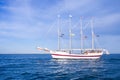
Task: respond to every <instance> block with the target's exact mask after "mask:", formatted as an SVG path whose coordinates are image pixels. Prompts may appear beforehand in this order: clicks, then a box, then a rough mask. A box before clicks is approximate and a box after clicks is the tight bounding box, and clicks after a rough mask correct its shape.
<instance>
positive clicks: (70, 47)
mask: <svg viewBox="0 0 120 80" xmlns="http://www.w3.org/2000/svg"><path fill="white" fill-rule="evenodd" d="M71 19H72V15H69V36H70V41H69V49H70V52H71V50H72V30H71V26H72V24H71Z"/></svg>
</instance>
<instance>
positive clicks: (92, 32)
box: [91, 19, 94, 49]
mask: <svg viewBox="0 0 120 80" xmlns="http://www.w3.org/2000/svg"><path fill="white" fill-rule="evenodd" d="M91 34H92V49H94V31H93V19H91Z"/></svg>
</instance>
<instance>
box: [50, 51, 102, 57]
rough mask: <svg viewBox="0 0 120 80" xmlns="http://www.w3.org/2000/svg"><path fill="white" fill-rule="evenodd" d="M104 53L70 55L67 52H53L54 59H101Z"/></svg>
mask: <svg viewBox="0 0 120 80" xmlns="http://www.w3.org/2000/svg"><path fill="white" fill-rule="evenodd" d="M102 54H103V52H100V53H87V54H69V53H67V52H51V56H52V58H54V59H99V58H100V57H101V56H102Z"/></svg>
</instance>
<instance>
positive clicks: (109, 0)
mask: <svg viewBox="0 0 120 80" xmlns="http://www.w3.org/2000/svg"><path fill="white" fill-rule="evenodd" d="M58 14H59V15H61V19H62V20H63V22H66V23H67V21H68V19H69V17H68V15H69V14H71V15H72V16H73V17H72V21H73V23H72V24H74V25H75V24H77V22H79V19H80V17H81V16H82V17H84V21H86V20H88V21H89V20H90V18H92V17H94V22H95V23H94V28H95V30H96V31H95V33H96V34H98V35H100V37H99V38H98V41H99V44H100V47H102V48H106V49H108V50H109V52H110V53H120V0H0V53H39V51H38V50H37V49H36V47H37V46H40V47H47V48H49V49H57V32H56V31H57V25H56V22H57V15H58ZM63 26H64V27H65V26H66V24H65V25H63ZM66 27H68V26H66ZM65 32H68V31H67V29H66V28H65V29H63V33H64V34H65ZM75 33H79V30H78V29H77V30H76V32H75ZM66 36H67V34H65V37H64V40H65V42H66V41H68V37H66ZM76 36H77V35H76ZM77 38H78V37H75V39H74V40H73V41H74V42H73V45H74V47H75V48H76V47H78V46H79V38H78V39H77ZM89 40H90V38H89V37H88V41H89ZM86 41H87V40H86ZM86 44H87V43H86ZM63 46H64V47H67V46H68V45H67V44H64V45H63Z"/></svg>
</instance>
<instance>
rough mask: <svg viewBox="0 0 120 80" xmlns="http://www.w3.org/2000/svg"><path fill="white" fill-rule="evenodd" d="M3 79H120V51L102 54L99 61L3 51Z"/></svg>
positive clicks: (0, 65) (0, 69)
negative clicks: (119, 52) (4, 52)
mask: <svg viewBox="0 0 120 80" xmlns="http://www.w3.org/2000/svg"><path fill="white" fill-rule="evenodd" d="M0 80H120V54H110V55H103V56H102V57H101V58H100V59H98V60H63V59H51V56H50V55H48V54H0Z"/></svg>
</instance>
